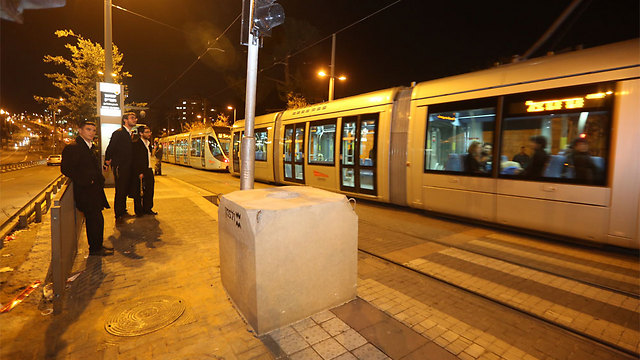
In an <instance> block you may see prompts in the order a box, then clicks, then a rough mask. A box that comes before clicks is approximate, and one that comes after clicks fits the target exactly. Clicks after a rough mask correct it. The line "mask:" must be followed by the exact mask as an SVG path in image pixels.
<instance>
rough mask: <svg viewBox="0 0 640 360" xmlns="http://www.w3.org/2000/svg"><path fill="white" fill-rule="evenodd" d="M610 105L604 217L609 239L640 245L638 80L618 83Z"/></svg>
mask: <svg viewBox="0 0 640 360" xmlns="http://www.w3.org/2000/svg"><path fill="white" fill-rule="evenodd" d="M616 96H617V98H618V99H619V101H618V102H617V103H616V105H615V108H614V117H615V119H616V123H614V133H613V136H612V139H613V146H612V152H611V153H612V154H611V157H612V160H613V161H612V163H611V166H610V169H611V170H610V183H611V188H612V193H611V213H610V215H609V219H608V230H609V232H608V236H607V240H608V242H609V243H611V244H614V245H618V246H624V247H631V248H635V249H638V248H640V186H639V185H638V179H640V161H639V160H638V153H639V152H638V142H639V141H640V140H639V139H640V121H638V114H639V113H640V80H638V79H635V80H628V81H621V82H619V83H618V86H617V88H616Z"/></svg>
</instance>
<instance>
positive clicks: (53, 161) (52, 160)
mask: <svg viewBox="0 0 640 360" xmlns="http://www.w3.org/2000/svg"><path fill="white" fill-rule="evenodd" d="M61 163H62V155H60V154H58V155H49V157H48V158H47V166H51V165H60V164H61Z"/></svg>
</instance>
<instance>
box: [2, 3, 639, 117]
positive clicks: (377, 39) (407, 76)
mask: <svg viewBox="0 0 640 360" xmlns="http://www.w3.org/2000/svg"><path fill="white" fill-rule="evenodd" d="M394 2H395V0H367V1H363V0H360V1H354V0H352V1H348V0H324V1H303V0H279V3H280V4H282V5H283V7H284V10H285V13H286V19H287V20H286V22H285V25H283V26H280V27H277V28H276V29H274V31H273V37H272V38H267V39H266V40H265V43H264V48H262V49H261V50H260V65H259V67H260V68H263V69H265V70H264V71H263V72H261V74H260V77H259V79H258V87H259V90H258V93H259V95H258V104H257V109H256V110H257V114H261V113H264V112H266V111H271V110H276V109H282V108H283V107H284V106H285V104H284V103H283V102H282V101H281V100H279V99H278V96H277V93H276V92H275V91H272V90H273V89H274V84H275V82H274V81H273V80H272V79H280V80H281V79H283V71H284V65H283V63H282V62H280V63H278V62H277V60H281V58H282V57H283V56H284V54H286V53H287V52H289V53H295V52H297V51H298V50H300V49H302V48H304V47H305V46H308V45H310V44H313V43H315V42H316V41H318V40H320V39H322V38H325V37H328V38H327V39H326V40H324V41H322V42H320V43H318V44H317V45H315V46H313V47H310V48H308V49H306V50H304V51H302V52H299V53H298V54H296V55H295V56H293V57H291V58H290V62H289V69H290V71H291V74H292V75H293V76H295V78H296V79H298V83H299V84H300V86H301V87H300V89H299V90H300V92H302V93H303V94H304V95H306V96H307V97H308V98H309V99H313V100H323V99H325V100H326V97H327V87H328V81H327V80H326V79H320V78H318V77H317V76H316V72H317V71H318V70H319V69H320V68H325V69H327V68H328V65H329V62H330V54H331V38H330V35H331V34H332V33H334V32H337V31H339V30H341V29H343V28H344V27H346V26H348V25H350V24H352V23H354V22H356V21H358V20H360V19H362V18H364V17H365V16H367V15H369V14H371V13H373V12H375V11H376V10H378V9H380V8H383V7H384V6H386V5H389V4H392V3H394ZM113 3H114V5H119V6H122V7H124V8H126V9H129V10H131V11H133V12H136V13H139V14H142V15H144V16H147V17H149V18H152V19H155V20H158V21H160V22H163V23H166V24H169V25H171V26H173V27H176V28H178V29H181V30H182V31H178V30H175V29H172V28H170V27H166V26H163V25H160V24H157V23H155V22H152V21H149V20H146V19H143V18H141V17H138V16H135V15H132V14H130V13H127V12H123V11H121V10H118V9H115V8H114V9H113V41H114V43H115V44H116V45H117V46H118V47H119V48H120V50H121V51H122V52H123V53H124V65H125V70H127V71H129V72H130V73H131V74H132V75H133V78H131V79H129V80H128V82H127V84H128V85H129V89H130V97H129V99H128V100H129V101H136V102H148V103H151V108H152V109H151V110H152V111H151V113H152V114H156V116H164V113H165V112H166V111H167V110H168V109H170V108H171V107H172V106H175V101H176V100H177V99H178V98H182V97H190V96H198V97H206V98H207V99H208V101H209V102H210V103H211V104H212V106H214V107H215V106H219V107H221V106H226V105H227V104H233V105H236V106H238V108H239V115H238V117H239V118H241V117H243V116H240V115H241V114H244V109H243V102H244V94H243V90H242V89H243V88H244V84H241V85H236V86H235V87H234V86H231V85H232V84H234V83H236V84H237V83H238V81H240V80H242V79H243V78H244V77H245V76H246V47H244V46H241V45H240V44H239V37H240V21H237V22H236V23H235V24H234V25H233V26H232V27H231V28H230V30H229V31H228V32H227V34H226V35H225V36H224V37H223V38H221V39H220V41H219V42H218V43H216V44H215V45H214V46H215V47H219V48H222V49H224V50H225V52H224V53H222V52H218V51H209V52H208V53H207V54H206V55H205V56H204V57H203V58H202V59H201V60H200V61H199V62H198V63H196V65H195V66H193V68H191V69H190V70H189V71H188V72H187V73H186V75H185V76H184V77H182V78H181V79H180V80H179V81H178V82H176V84H175V85H173V86H172V87H171V88H169V89H168V90H167V91H166V92H164V94H162V96H161V93H162V92H163V91H164V90H165V89H166V88H167V87H168V86H169V84H170V83H172V82H173V81H174V80H176V79H177V78H178V76H179V75H180V74H181V73H182V72H183V71H184V70H185V69H186V68H187V67H188V66H189V65H190V64H191V63H192V62H193V61H194V60H195V59H196V58H197V56H198V55H200V54H201V53H202V52H203V50H204V49H206V43H207V41H208V40H211V41H213V40H214V39H215V38H216V37H217V36H218V35H219V34H220V33H221V32H222V31H223V30H224V29H225V28H226V27H227V26H228V25H229V24H230V23H231V22H232V21H233V20H234V19H235V18H236V16H237V15H239V14H240V12H241V7H242V2H241V0H215V1H205V0H181V1H175V0H135V1H134V0H113ZM569 3H571V1H570V0H530V1H525V0H522V1H513V0H510V1H497V0H496V1H462V0H449V1H439V2H435V1H425V0H403V1H400V2H399V3H397V4H395V5H393V6H391V7H390V8H388V9H386V10H384V11H382V12H380V13H379V14H377V15H375V16H373V17H371V18H369V19H367V20H365V21H363V22H360V23H359V24H356V25H354V26H352V27H350V28H348V29H347V30H345V31H342V32H340V33H338V35H337V50H336V75H338V74H345V75H346V76H347V77H348V80H347V81H346V82H339V83H338V82H337V83H336V97H345V96H350V95H355V94H359V93H363V92H367V91H372V90H378V89H383V88H387V87H392V86H398V85H409V84H410V83H411V82H412V81H416V82H420V81H424V80H429V79H435V78H439V77H443V76H448V75H454V74H460V73H465V72H469V71H474V70H480V69H485V68H488V67H491V66H492V65H493V64H494V63H496V62H497V61H502V62H508V61H509V59H510V58H511V57H512V56H513V55H516V54H523V53H524V52H525V51H526V50H527V49H528V48H529V47H530V46H531V45H532V44H533V43H534V42H535V41H536V40H537V39H538V38H539V37H540V36H541V35H542V34H543V33H544V32H545V31H546V30H547V28H549V26H550V25H551V24H552V23H553V21H554V20H555V19H556V18H557V17H558V16H559V15H560V14H561V13H562V11H563V10H564V9H565V8H566V7H567V6H568V5H569ZM103 4H104V2H103V0H67V5H66V6H65V7H63V8H58V9H48V10H27V11H26V12H25V14H24V23H23V24H17V23H12V22H8V21H5V20H2V23H1V25H0V26H1V27H0V37H1V38H0V41H1V63H0V68H1V75H0V76H1V78H0V80H1V93H0V106H2V107H3V108H5V109H7V110H10V111H11V112H21V111H23V110H28V111H41V110H43V106H42V105H40V104H38V103H36V102H35V101H34V100H33V95H34V94H37V95H43V96H59V95H60V94H59V93H58V92H57V89H56V88H54V87H53V86H52V85H51V83H50V80H48V79H46V78H45V77H44V75H43V74H44V73H46V72H55V71H59V69H58V68H56V67H55V66H54V65H51V64H44V63H43V62H42V58H43V57H44V55H46V54H51V55H67V54H68V51H67V50H66V49H64V44H65V42H66V40H65V39H64V38H63V39H58V38H56V37H55V35H54V31H55V30H58V29H71V30H73V31H74V32H76V33H78V34H81V35H83V36H84V37H85V38H90V39H92V40H93V41H96V42H99V43H100V44H103V41H104V38H103V36H104V35H103ZM638 14H640V9H639V2H638V1H637V0H584V1H583V2H582V4H581V6H580V7H579V8H578V9H577V10H576V11H575V12H574V13H573V14H572V16H571V17H570V18H569V19H568V20H567V21H566V22H565V24H564V25H563V26H562V27H561V28H560V29H559V30H558V31H557V32H556V34H555V35H554V36H553V37H552V38H551V39H550V40H549V41H548V42H547V43H546V44H544V46H543V47H542V48H541V49H540V51H538V52H537V53H536V54H535V55H534V56H540V55H544V54H545V53H546V52H548V51H556V52H561V51H565V50H568V49H571V48H572V47H575V46H577V45H582V46H584V47H592V46H596V45H602V44H606V43H611V42H616V41H621V40H626V39H631V38H637V37H638V36H639V31H640V30H639V29H640V25H639V15H638Z"/></svg>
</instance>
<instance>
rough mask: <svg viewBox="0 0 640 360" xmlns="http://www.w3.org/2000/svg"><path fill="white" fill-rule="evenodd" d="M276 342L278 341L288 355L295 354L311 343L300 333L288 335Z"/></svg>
mask: <svg viewBox="0 0 640 360" xmlns="http://www.w3.org/2000/svg"><path fill="white" fill-rule="evenodd" d="M276 342H277V343H278V345H279V346H280V348H281V349H282V351H284V352H285V353H286V354H287V355H289V354H293V353H295V352H298V351H300V350H302V349H304V348H306V347H309V344H308V343H307V342H306V341H305V340H304V338H303V337H302V336H300V334H298V333H294V334H291V335H289V336H286V337H284V338H282V339H280V340H277V341H276Z"/></svg>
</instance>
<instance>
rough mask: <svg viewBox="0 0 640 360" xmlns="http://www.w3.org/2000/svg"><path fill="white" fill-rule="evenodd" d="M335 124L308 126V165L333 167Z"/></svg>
mask: <svg viewBox="0 0 640 360" xmlns="http://www.w3.org/2000/svg"><path fill="white" fill-rule="evenodd" d="M335 144H336V123H335V120H333V122H331V123H326V122H324V123H321V124H320V123H315V124H314V123H312V124H311V125H310V126H309V164H318V165H333V164H334V159H333V158H334V154H335Z"/></svg>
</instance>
